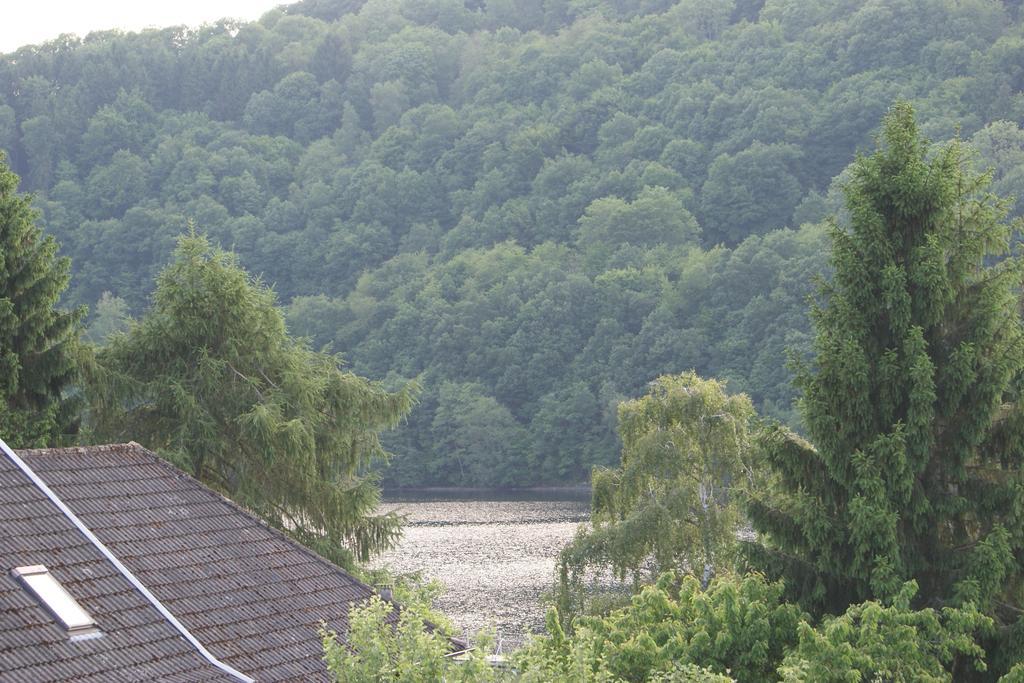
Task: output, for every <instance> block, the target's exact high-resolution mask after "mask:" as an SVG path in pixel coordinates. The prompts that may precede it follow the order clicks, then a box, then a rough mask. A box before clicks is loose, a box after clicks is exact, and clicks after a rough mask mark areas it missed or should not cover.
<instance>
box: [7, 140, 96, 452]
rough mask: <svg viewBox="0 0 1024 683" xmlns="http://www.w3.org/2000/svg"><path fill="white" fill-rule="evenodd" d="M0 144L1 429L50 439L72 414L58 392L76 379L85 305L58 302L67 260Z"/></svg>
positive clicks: (10, 435)
mask: <svg viewBox="0 0 1024 683" xmlns="http://www.w3.org/2000/svg"><path fill="white" fill-rule="evenodd" d="M17 189H18V176H16V175H15V174H14V173H12V172H11V171H10V169H9V168H8V166H7V163H6V159H5V158H4V156H3V153H2V152H0V436H2V438H3V439H4V440H5V441H6V442H7V443H9V444H10V445H11V446H13V447H16V448H29V447H33V446H46V445H52V444H54V443H55V442H56V441H57V440H58V439H60V437H61V436H62V435H66V434H68V433H69V432H71V431H73V430H74V429H75V428H76V425H77V417H76V416H75V415H74V410H73V407H72V405H71V404H70V403H68V402H67V401H65V399H64V398H63V394H64V391H65V389H66V388H68V385H69V383H70V382H71V381H72V380H73V379H74V377H75V374H76V372H77V367H76V358H77V353H76V338H77V335H78V326H79V321H80V320H81V319H82V317H83V315H84V313H85V311H84V310H76V311H64V310H60V309H58V308H56V306H57V304H58V301H59V299H60V297H61V294H62V293H63V292H64V289H65V288H66V287H67V285H68V279H69V274H68V271H69V269H70V263H69V261H68V259H67V258H59V257H58V256H57V242H56V240H54V239H53V237H52V236H50V235H47V236H45V237H44V236H43V235H42V231H41V230H40V229H39V228H38V227H36V218H37V214H36V212H35V211H33V209H32V208H31V202H32V199H31V197H29V196H27V195H23V194H18V191H17Z"/></svg>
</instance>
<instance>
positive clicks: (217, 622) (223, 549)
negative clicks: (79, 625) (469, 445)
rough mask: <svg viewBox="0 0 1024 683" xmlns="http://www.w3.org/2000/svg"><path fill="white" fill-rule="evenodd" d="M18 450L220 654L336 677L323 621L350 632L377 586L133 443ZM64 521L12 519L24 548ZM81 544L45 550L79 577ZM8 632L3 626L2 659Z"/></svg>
mask: <svg viewBox="0 0 1024 683" xmlns="http://www.w3.org/2000/svg"><path fill="white" fill-rule="evenodd" d="M19 454H20V456H21V457H22V458H23V459H24V461H25V462H26V463H27V464H28V465H29V466H30V467H31V468H32V469H33V470H34V471H35V472H36V473H37V474H38V476H39V477H41V478H42V479H43V480H44V481H45V482H46V484H47V485H48V486H49V487H50V488H51V489H52V490H53V491H54V492H55V493H56V494H57V495H58V496H59V497H60V498H61V499H62V500H63V501H64V503H65V504H66V505H67V506H68V507H69V508H70V509H71V510H72V511H73V512H74V513H75V514H76V515H77V516H78V517H79V518H81V520H82V521H83V522H84V523H85V524H86V526H88V527H89V529H90V530H91V531H92V532H93V533H94V534H95V535H96V536H97V537H98V538H99V539H100V540H101V541H102V542H103V543H104V544H105V545H106V546H107V547H108V548H110V550H111V551H112V552H113V553H114V554H115V555H116V556H117V557H118V558H119V559H120V560H121V561H122V562H123V563H124V564H125V565H126V566H127V567H128V568H129V569H130V570H131V572H132V573H134V574H135V575H136V576H137V577H138V578H139V579H140V580H141V582H142V583H143V584H144V585H145V586H146V587H148V588H149V590H150V591H152V593H153V594H154V595H155V596H156V597H157V598H158V599H159V600H160V602H162V603H163V604H164V605H165V606H166V607H167V608H168V609H169V610H170V612H171V613H173V614H174V616H175V617H177V619H178V620H179V621H180V622H181V623H182V624H183V625H184V626H185V627H186V628H187V629H188V630H189V631H190V632H191V633H192V634H193V635H194V636H195V637H196V638H197V639H198V640H199V641H200V642H201V643H202V644H203V645H204V646H205V647H206V649H207V650H209V652H210V653H211V654H212V655H213V656H214V657H216V658H217V659H218V660H220V661H221V662H224V663H225V664H228V665H229V666H231V667H234V668H235V669H238V670H239V671H241V672H242V673H245V674H247V675H249V676H252V677H254V678H255V679H257V680H258V681H261V682H262V681H285V680H303V681H307V680H324V681H326V680H328V674H327V671H326V668H325V666H324V664H323V662H322V657H323V652H322V650H321V644H320V640H319V638H318V636H317V629H318V628H319V626H320V623H321V621H323V622H326V623H327V625H328V627H329V628H331V629H333V630H335V631H337V632H338V634H339V636H340V637H341V638H342V639H344V635H345V634H346V633H347V632H348V612H349V609H350V607H351V606H352V605H353V603H358V602H361V601H363V600H365V599H367V598H368V597H370V596H371V595H373V589H372V588H370V587H369V586H367V585H366V584H363V583H361V582H360V581H358V580H356V579H355V578H353V577H352V576H351V575H350V574H348V573H346V572H345V571H343V570H342V569H340V568H339V567H337V566H335V565H334V564H332V563H330V562H328V561H327V560H325V559H324V558H322V557H320V556H319V555H316V554H315V553H313V552H311V551H309V550H308V549H306V548H304V547H303V546H301V545H299V544H298V543H296V542H295V541H293V540H292V539H290V538H289V537H287V536H286V535H284V534H282V533H280V532H278V531H277V530H274V529H271V528H269V527H268V526H266V525H265V524H264V523H262V522H261V521H260V520H259V519H257V518H256V517H254V516H252V515H251V514H249V513H248V512H246V511H245V510H243V509H242V508H240V507H239V506H237V505H235V504H234V503H232V502H231V501H229V500H227V499H226V498H224V497H223V496H221V495H219V494H217V493H216V492H214V491H212V490H210V489H208V488H206V487H205V486H203V485H202V484H201V483H199V482H198V481H196V480H195V479H192V478H191V477H189V476H187V475H186V474H184V473H182V472H180V471H179V470H177V469H176V468H174V467H173V466H172V465H170V464H168V463H166V462H165V461H163V460H162V459H161V458H159V457H158V456H157V455H155V454H154V453H152V452H150V451H148V450H146V449H145V448H143V447H142V446H140V445H138V444H136V443H129V444H121V445H114V446H94V447H86V448H61V449H41V450H26V451H19ZM12 491H13V492H12V493H8V491H7V487H6V486H4V487H3V495H4V496H5V497H6V500H5V501H3V502H9V501H10V500H11V496H15V498H14V500H20V499H21V498H22V497H28V498H32V497H34V494H33V493H32V491H30V490H27V489H26V487H25V486H19V487H18V488H17V489H16V490H14V489H12ZM6 507H9V506H7V505H0V508H6ZM55 517H56V516H55V515H53V514H47V511H46V510H44V509H42V508H40V509H36V510H35V511H32V510H28V511H26V512H25V513H21V514H19V516H18V519H16V520H11V521H12V522H13V523H15V525H16V526H15V528H16V529H17V530H18V533H20V534H21V535H20V536H19V537H18V538H21V539H26V538H28V539H29V540H28V541H25V540H22V541H17V542H16V544H18V543H26V542H27V543H28V544H29V545H34V544H35V541H32V540H31V537H32V536H33V535H38V534H39V533H40V529H41V528H42V529H49V527H50V525H55V526H61V522H60V520H59V519H55ZM0 518H2V517H0ZM45 536H46V535H45V534H44V537H45ZM3 542H6V539H5V541H0V543H3ZM69 544H70V545H69ZM81 545H82V543H81V542H79V541H77V540H76V539H74V538H72V537H56V538H53V539H51V540H49V541H46V542H45V546H46V548H45V551H46V552H48V553H50V554H51V555H56V556H57V557H59V558H61V561H62V562H61V563H57V566H59V567H61V571H62V572H69V578H72V579H73V577H71V576H70V570H69V569H66V568H65V567H64V564H68V565H69V566H70V567H74V568H76V571H83V572H84V569H85V567H82V568H81V569H78V567H79V563H80V561H79V560H78V559H77V558H76V556H75V555H74V553H76V552H78V550H77V548H79V546H81ZM5 550H6V548H5V546H3V545H0V556H4V555H6V553H5V552H4V551H5ZM81 552H88V549H87V548H83V549H82V551H81ZM32 557H33V558H38V559H32V561H31V563H42V564H47V563H49V564H47V566H51V565H52V564H55V563H54V560H53V559H52V557H49V556H48V557H46V559H45V560H44V559H42V558H41V557H39V556H37V555H33V556H32ZM64 558H68V559H67V562H64V561H63V560H64ZM26 563H28V561H27V560H26ZM100 564H102V563H100ZM51 569H52V570H53V571H54V573H55V574H56V572H57V569H56V568H54V567H51ZM101 570H102V573H103V575H104V576H106V575H107V574H109V572H107V571H106V569H105V568H102V567H99V568H96V571H101ZM61 580H62V581H63V580H64V579H63V578H62V579H61ZM7 581H8V583H5V584H3V586H4V588H5V589H7V588H8V587H9V585H8V584H9V583H10V580H9V579H8V580H7ZM89 585H90V586H91V584H89ZM83 595H84V594H83ZM0 599H4V598H3V597H2V596H0ZM21 602H24V600H21ZM84 602H87V601H86V600H83V603H84ZM0 605H6V602H0ZM21 607H22V609H26V608H25V606H24V605H22V606H21ZM113 607H114V605H110V606H106V605H97V609H96V611H97V612H98V613H100V614H103V613H105V612H106V611H107V609H111V608H113ZM0 609H2V608H0ZM0 616H2V611H0ZM36 617H37V620H38V619H39V615H36ZM395 618H397V617H395ZM2 630H3V631H7V629H6V627H4V628H3V629H2ZM8 638H9V636H8V635H7V634H6V633H0V659H3V657H4V654H5V651H4V648H5V647H7V646H8V643H7V642H6V641H7V639H8ZM97 642H98V641H97ZM22 649H24V648H22ZM25 656H29V655H25ZM156 678H159V679H160V680H165V679H168V678H169V677H167V676H163V675H161V676H157V677H156ZM76 680H78V679H77V678H76ZM189 680H203V679H200V678H195V679H192V678H189Z"/></svg>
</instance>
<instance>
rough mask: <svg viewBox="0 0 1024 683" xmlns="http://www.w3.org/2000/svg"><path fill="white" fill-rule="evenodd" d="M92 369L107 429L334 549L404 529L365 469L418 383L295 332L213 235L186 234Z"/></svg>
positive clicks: (364, 553)
mask: <svg viewBox="0 0 1024 683" xmlns="http://www.w3.org/2000/svg"><path fill="white" fill-rule="evenodd" d="M89 376H90V382H89V387H88V389H89V396H90V402H91V412H90V417H91V419H92V422H93V424H92V427H93V430H94V434H95V437H96V438H99V439H103V440H125V439H136V440H138V441H140V442H142V443H144V444H146V445H147V446H149V447H151V448H154V449H155V450H157V451H158V452H159V453H161V454H162V455H164V456H165V457H167V458H168V459H170V460H172V461H173V462H176V463H178V464H179V465H180V466H182V467H183V468H185V469H186V470H187V471H188V472H189V473H190V474H192V475H193V476H195V477H196V478H198V479H200V480H202V481H204V482H206V483H208V484H210V485H212V486H214V487H215V488H217V489H219V490H221V491H224V492H225V493H226V494H228V495H230V496H231V497H232V498H233V499H234V500H236V501H238V502H239V503H241V504H242V505H245V506H246V507H248V508H250V509H252V510H253V511H254V512H256V513H257V514H259V515H260V516H261V517H262V518H263V519H265V520H266V521H267V522H268V523H270V524H272V525H274V526H276V527H278V528H281V529H283V530H285V531H287V532H288V533H290V534H292V535H294V536H296V537H297V538H298V539H300V540H302V541H303V542H305V543H307V544H310V545H312V546H313V547H315V548H317V549H318V550H320V551H321V552H323V553H325V554H327V555H328V556H329V557H333V558H336V559H340V560H345V559H351V557H350V556H348V555H347V552H348V551H351V553H352V554H353V555H355V556H356V557H357V558H358V559H359V560H366V559H367V558H368V557H369V556H370V555H371V554H373V553H376V552H379V551H381V550H383V549H385V548H387V547H389V545H390V544H391V543H392V542H393V541H394V540H395V538H396V535H397V534H398V526H399V523H400V519H399V518H397V517H396V516H394V515H393V514H388V515H376V514H374V509H375V507H376V505H377V503H378V501H379V491H378V489H377V487H376V485H375V482H374V480H373V478H371V477H367V476H365V471H366V468H367V466H368V465H370V464H371V463H373V462H374V461H376V460H379V459H382V458H384V457H386V456H385V453H384V451H383V450H382V448H381V446H380V442H379V440H378V432H379V431H380V430H381V429H384V428H387V427H391V426H393V425H394V424H395V423H396V422H397V421H398V420H400V419H401V417H402V416H403V415H404V414H405V413H406V412H408V410H409V408H410V406H411V403H412V400H413V397H414V393H415V388H414V387H413V386H411V385H407V386H406V387H404V388H403V389H402V390H401V391H399V392H397V393H389V392H387V391H385V390H384V389H383V388H381V387H380V386H378V385H376V384H374V383H371V382H369V381H367V380H365V379H363V378H361V377H357V376H356V375H354V374H352V373H350V372H346V371H343V370H342V369H341V368H340V367H339V360H338V359H337V358H336V357H334V356H331V355H327V354H323V353H316V352H313V351H311V350H310V349H309V348H307V347H306V346H305V345H304V344H303V343H301V342H300V341H297V340H294V339H292V338H291V337H290V336H289V335H288V333H287V331H286V329H285V325H284V318H283V315H282V314H281V312H280V311H279V310H278V309H277V307H276V306H275V301H274V294H273V293H272V292H271V291H270V290H269V289H267V288H266V287H265V286H264V285H263V284H261V283H259V282H258V281H253V280H252V279H251V278H250V277H249V276H248V275H247V274H246V273H245V271H244V270H242V269H241V268H240V267H239V266H238V265H237V261H236V259H235V257H234V256H233V255H231V254H229V253H227V252H224V251H221V250H219V249H216V248H213V247H211V246H210V244H209V243H208V242H207V240H206V239H205V238H202V237H196V236H194V235H193V236H187V237H183V238H182V239H181V240H180V241H179V245H178V249H177V251H176V252H175V255H174V259H173V261H172V262H171V264H170V265H169V266H168V267H167V268H165V269H164V271H163V272H162V273H161V274H160V276H159V278H158V281H157V289H156V293H155V294H154V298H153V305H152V307H151V309H150V310H149V311H148V312H147V313H146V315H145V316H144V317H143V318H142V319H141V320H140V321H139V322H137V323H133V324H132V325H131V326H130V327H129V328H128V331H127V332H126V333H122V334H116V335H114V336H113V337H112V338H110V339H109V341H108V344H107V346H105V347H104V348H102V349H100V350H99V352H98V353H97V359H96V366H95V367H94V368H92V369H91V371H90V373H89Z"/></svg>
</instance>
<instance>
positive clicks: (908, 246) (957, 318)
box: [750, 103, 1024, 625]
mask: <svg viewBox="0 0 1024 683" xmlns="http://www.w3.org/2000/svg"><path fill="white" fill-rule="evenodd" d="M988 181H989V178H988V176H986V175H977V174H974V173H973V172H971V170H970V168H969V164H968V159H967V152H966V151H965V149H964V148H963V147H962V145H961V144H960V143H959V142H958V141H955V142H952V143H950V144H948V145H946V146H943V147H941V148H940V149H937V150H930V149H929V146H928V143H927V141H926V140H924V139H923V138H922V137H921V136H920V135H919V133H918V130H917V127H916V124H915V120H914V113H913V110H912V108H911V107H910V106H909V105H908V104H903V103H900V104H897V105H895V106H894V107H893V108H892V109H891V110H890V112H889V114H888V115H887V116H886V118H885V120H884V127H883V133H882V136H881V140H880V145H879V149H878V150H877V151H876V152H875V153H874V154H873V155H871V156H869V157H862V158H859V159H858V160H857V161H856V163H855V164H854V166H853V173H852V180H851V181H850V183H849V185H848V187H847V188H846V204H847V207H848V209H849V215H850V221H849V226H848V227H845V228H844V227H839V226H833V228H832V245H833V251H832V259H831V260H832V266H833V271H834V273H833V278H832V280H831V282H830V283H828V284H824V285H822V292H821V295H822V296H821V301H820V303H819V304H818V305H816V306H814V308H813V310H812V317H813V322H814V327H815V330H816V338H815V344H814V358H813V361H810V362H808V363H806V364H803V365H801V364H799V363H798V367H797V380H796V381H797V386H798V387H799V389H800V390H801V391H802V400H801V410H802V414H803V418H804V423H805V426H806V429H807V434H808V436H809V437H810V441H811V443H808V442H806V441H804V440H802V439H800V438H799V437H797V436H795V435H794V434H792V433H790V432H788V431H786V430H784V429H783V428H781V427H777V428H774V429H769V430H768V431H767V432H766V435H765V437H764V443H765V446H766V451H767V457H768V459H769V462H770V463H771V464H772V466H773V470H774V473H775V475H777V477H778V482H777V486H775V487H774V488H773V490H772V491H763V492H761V494H760V495H758V496H756V497H755V498H754V499H753V501H752V503H751V505H750V514H751V517H752V519H753V523H754V526H755V528H756V529H757V530H758V532H759V533H760V541H761V542H760V544H759V545H752V546H751V547H750V550H751V557H752V559H753V562H754V564H755V565H756V566H759V567H760V568H763V569H766V570H767V571H768V572H769V574H770V575H772V576H777V577H784V578H785V580H786V582H787V584H788V586H789V588H790V590H792V591H793V592H794V593H795V596H796V597H797V598H798V599H799V600H800V602H801V603H802V604H803V605H804V606H805V607H806V608H808V609H810V610H812V611H815V612H817V613H822V612H830V613H833V614H836V613H840V612H842V611H843V610H845V609H846V607H847V606H848V605H849V604H851V603H856V602H861V601H863V600H868V599H883V600H891V599H894V598H895V596H897V595H898V593H899V591H900V589H901V586H902V585H903V584H904V582H905V581H907V580H911V579H912V580H915V581H916V582H917V584H918V585H919V587H920V592H919V595H918V602H919V603H920V604H924V605H943V604H958V603H967V602H973V603H975V604H976V605H978V606H979V607H981V608H982V609H984V610H986V611H988V612H989V613H991V614H995V615H998V616H999V617H1000V618H1001V621H1002V623H1003V624H1004V625H1005V624H1009V623H1010V622H1013V621H1016V619H1017V617H1018V615H1019V614H1020V612H1019V608H1020V607H1021V605H1022V604H1024V602H1022V600H1021V592H1020V578H1021V562H1020V560H1021V558H1022V557H1024V525H1022V523H1021V522H1022V519H1021V514H1022V511H1024V495H1022V490H1024V489H1022V479H1021V474H1022V472H1021V464H1022V456H1024V439H1022V438H1021V436H1022V435H1024V410H1022V407H1021V403H1020V400H1019V399H1020V395H1019V387H1020V385H1019V381H1020V378H1021V371H1022V368H1024V333H1022V326H1021V320H1020V308H1019V307H1020V288H1021V283H1022V273H1024V268H1022V263H1021V260H1019V259H1018V258H1016V257H1012V256H1010V255H1009V251H1010V238H1011V227H1010V226H1009V225H1008V224H1007V223H1005V222H1004V219H1005V216H1006V206H1007V205H1006V203H1005V202H1003V201H1001V200H999V199H997V198H996V197H994V196H993V195H991V194H990V193H988V192H987V191H986V189H987V185H988ZM812 444H813V445H812Z"/></svg>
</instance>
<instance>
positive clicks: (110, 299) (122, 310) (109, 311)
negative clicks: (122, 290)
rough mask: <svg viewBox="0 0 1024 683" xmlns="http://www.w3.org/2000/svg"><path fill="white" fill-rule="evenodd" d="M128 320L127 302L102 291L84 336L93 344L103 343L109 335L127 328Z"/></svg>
mask: <svg viewBox="0 0 1024 683" xmlns="http://www.w3.org/2000/svg"><path fill="white" fill-rule="evenodd" d="M130 321H131V316H129V315H128V302H127V301H125V300H124V299H122V298H121V297H119V296H114V295H113V294H111V293H110V292H103V296H101V297H100V300H99V301H97V302H96V306H95V308H94V309H93V313H92V320H91V321H90V322H89V326H88V327H87V328H86V330H85V338H86V339H87V340H89V341H90V342H92V343H93V344H99V345H103V344H105V343H106V342H107V339H109V338H110V336H111V335H113V334H116V333H118V332H124V331H125V330H127V329H128V324H129V322H130Z"/></svg>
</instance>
